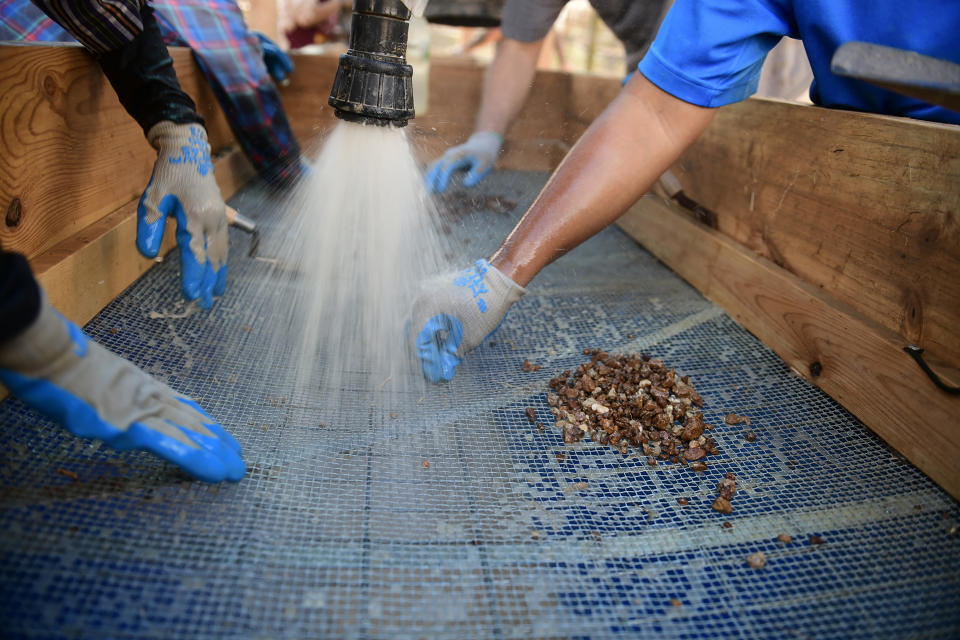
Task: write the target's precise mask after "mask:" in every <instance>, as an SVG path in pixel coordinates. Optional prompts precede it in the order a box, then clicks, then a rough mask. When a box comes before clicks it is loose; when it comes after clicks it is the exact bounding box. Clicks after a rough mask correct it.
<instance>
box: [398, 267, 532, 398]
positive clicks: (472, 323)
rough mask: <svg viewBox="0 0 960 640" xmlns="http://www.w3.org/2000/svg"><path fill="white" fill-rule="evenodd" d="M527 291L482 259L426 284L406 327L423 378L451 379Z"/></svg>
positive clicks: (435, 379) (437, 380) (436, 380)
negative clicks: (463, 358) (462, 363)
mask: <svg viewBox="0 0 960 640" xmlns="http://www.w3.org/2000/svg"><path fill="white" fill-rule="evenodd" d="M526 292H527V290H526V289H524V288H523V287H521V286H520V285H518V284H517V283H516V282H514V281H513V280H511V279H510V278H508V277H507V276H505V275H503V274H502V273H501V272H500V271H498V270H497V269H496V267H494V266H493V265H491V264H490V263H489V262H487V261H486V260H477V262H476V263H475V264H474V265H473V266H472V267H469V268H467V269H464V270H463V271H461V272H460V273H455V274H448V275H446V276H441V277H439V278H436V279H433V280H431V281H429V282H427V283H425V285H424V292H423V293H422V294H421V295H420V296H419V297H418V298H417V300H416V301H415V302H414V303H413V319H412V320H411V324H410V327H411V330H410V348H411V349H412V350H413V352H414V353H415V354H416V357H417V359H419V360H420V366H421V368H422V369H423V375H424V376H426V378H427V379H428V380H430V381H431V382H440V381H441V380H450V379H452V378H453V375H454V374H455V373H456V367H457V365H458V364H460V361H461V358H462V357H463V355H464V354H465V353H467V352H468V351H470V350H471V349H473V348H474V347H476V346H477V345H479V344H480V343H481V342H483V341H484V339H485V338H486V337H487V336H488V335H490V334H491V333H493V332H494V331H496V330H497V327H499V326H500V323H501V322H502V321H503V318H504V316H505V315H506V314H507V311H508V310H509V309H510V306H511V305H512V304H513V303H514V302H516V301H517V300H519V299H520V298H522V297H523V295H524V294H525V293H526Z"/></svg>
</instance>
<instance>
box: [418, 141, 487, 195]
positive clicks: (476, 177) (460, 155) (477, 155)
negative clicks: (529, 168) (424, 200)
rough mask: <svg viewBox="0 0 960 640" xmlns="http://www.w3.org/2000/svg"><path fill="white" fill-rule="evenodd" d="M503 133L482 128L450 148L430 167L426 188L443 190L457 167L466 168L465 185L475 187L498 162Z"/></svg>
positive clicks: (430, 191)
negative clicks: (482, 129) (461, 142)
mask: <svg viewBox="0 0 960 640" xmlns="http://www.w3.org/2000/svg"><path fill="white" fill-rule="evenodd" d="M502 145H503V136H501V135H500V134H499V133H497V132H495V131H479V132H477V133H475V134H473V135H472V136H470V139H469V140H467V141H466V142H464V143H463V144H461V145H457V146H456V147H451V148H449V149H447V152H446V153H445V154H443V157H441V158H440V159H439V160H435V161H434V162H433V164H431V165H430V167H429V168H428V169H427V191H428V192H429V193H443V192H444V191H446V190H447V184H448V183H449V182H450V176H451V175H452V174H453V172H454V171H466V172H467V175H465V176H464V177H463V186H465V187H475V186H477V183H479V182H480V181H481V180H483V179H484V177H486V175H487V174H488V173H490V170H491V169H493V165H495V164H496V163H497V154H498V153H500V147H501V146H502Z"/></svg>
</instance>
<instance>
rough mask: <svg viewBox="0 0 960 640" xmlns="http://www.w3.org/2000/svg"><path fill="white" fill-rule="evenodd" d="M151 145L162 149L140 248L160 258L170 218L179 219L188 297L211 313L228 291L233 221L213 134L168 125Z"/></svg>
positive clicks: (144, 207)
mask: <svg viewBox="0 0 960 640" xmlns="http://www.w3.org/2000/svg"><path fill="white" fill-rule="evenodd" d="M147 139H148V140H149V141H150V144H152V145H153V146H154V147H155V148H156V149H157V162H156V164H155V165H154V166H153V175H152V176H151V177H150V184H148V185H147V189H146V191H144V192H143V196H142V197H141V198H140V204H139V205H138V206H137V248H138V249H139V250H140V253H142V254H143V255H145V256H147V257H148V258H153V257H156V255H157V253H158V252H159V251H160V244H161V243H162V242H163V231H164V228H165V226H166V221H167V216H168V215H172V216H174V217H175V218H176V220H177V244H178V245H179V247H180V282H181V285H182V289H183V297H184V298H186V299H187V300H196V299H197V298H199V299H200V306H201V307H203V308H205V309H209V308H210V306H211V305H212V304H213V296H215V295H217V296H219V295H223V292H224V290H225V289H226V286H227V218H226V205H225V204H224V202H223V197H222V196H221V195H220V187H218V186H217V181H216V180H215V179H214V177H213V164H212V163H211V162H210V145H209V144H208V143H207V132H206V130H205V129H204V128H203V127H202V126H201V125H199V124H175V123H173V122H170V121H166V120H165V121H163V122H158V123H157V124H155V125H153V127H151V128H150V131H148V132H147Z"/></svg>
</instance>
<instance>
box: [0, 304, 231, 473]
mask: <svg viewBox="0 0 960 640" xmlns="http://www.w3.org/2000/svg"><path fill="white" fill-rule="evenodd" d="M0 383H3V384H4V386H6V387H7V388H8V389H9V390H10V392H11V393H13V394H14V395H15V396H17V397H18V398H20V399H21V400H22V401H23V402H24V403H26V404H27V405H29V406H31V407H33V408H34V409H36V410H37V411H40V412H41V413H43V414H45V415H47V416H48V417H50V418H51V419H52V420H55V421H56V422H58V423H59V424H60V425H61V426H63V427H64V428H65V429H67V431H69V432H70V433H73V434H74V435H78V436H80V437H82V438H97V439H99V440H103V441H104V442H106V443H107V444H108V445H110V446H111V447H113V448H115V449H122V450H126V449H144V450H146V451H150V452H151V453H154V454H156V455H158V456H160V457H161V458H163V459H165V460H168V461H169V462H172V463H174V464H176V465H178V466H180V467H181V468H183V469H184V470H185V471H187V472H188V473H190V474H191V475H193V476H194V477H196V478H198V479H200V480H205V481H206V482H219V481H221V480H232V481H237V480H240V478H242V477H243V475H244V474H245V473H246V468H245V467H244V464H243V460H242V459H241V457H240V454H241V452H240V445H239V444H238V443H237V441H236V440H234V439H233V437H232V436H231V435H230V434H229V433H227V432H226V431H224V429H223V427H221V426H220V425H218V424H217V423H216V422H215V421H214V420H213V418H211V417H210V416H209V415H207V414H206V413H205V412H204V411H203V409H201V408H200V407H199V406H198V405H197V404H196V403H195V402H194V401H193V400H190V399H189V398H185V397H183V396H180V395H178V394H177V393H175V392H174V391H173V390H172V389H170V388H169V387H168V386H166V385H165V384H162V383H160V382H158V381H157V380H154V379H153V378H152V377H150V376H149V375H147V374H146V373H144V372H143V371H142V370H140V369H138V368H137V367H135V366H134V365H133V364H131V363H130V362H128V361H127V360H124V359H123V358H121V357H119V356H116V355H114V354H112V353H110V352H109V351H107V350H106V349H104V348H103V347H101V346H100V345H98V344H97V343H95V342H92V341H91V340H90V339H89V338H88V337H87V336H86V335H85V334H84V333H83V332H82V331H81V330H80V329H79V328H78V327H77V326H76V325H75V324H73V323H72V322H70V321H69V320H67V319H66V318H64V317H63V316H61V315H60V314H59V313H57V311H56V310H54V308H53V307H51V306H50V305H49V304H48V303H47V301H46V300H44V301H43V303H42V305H41V308H40V315H39V316H38V317H37V319H36V320H35V321H34V322H33V324H31V325H30V326H29V327H28V328H27V329H26V330H25V331H24V332H23V333H21V334H20V335H18V336H17V337H15V338H13V339H11V340H8V341H6V342H3V343H0Z"/></svg>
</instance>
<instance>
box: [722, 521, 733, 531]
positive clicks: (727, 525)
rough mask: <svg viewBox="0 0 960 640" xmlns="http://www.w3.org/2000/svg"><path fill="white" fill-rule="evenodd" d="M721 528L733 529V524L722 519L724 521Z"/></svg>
mask: <svg viewBox="0 0 960 640" xmlns="http://www.w3.org/2000/svg"><path fill="white" fill-rule="evenodd" d="M723 528H724V529H733V525H732V524H730V523H729V522H726V521H724V523H723Z"/></svg>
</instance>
